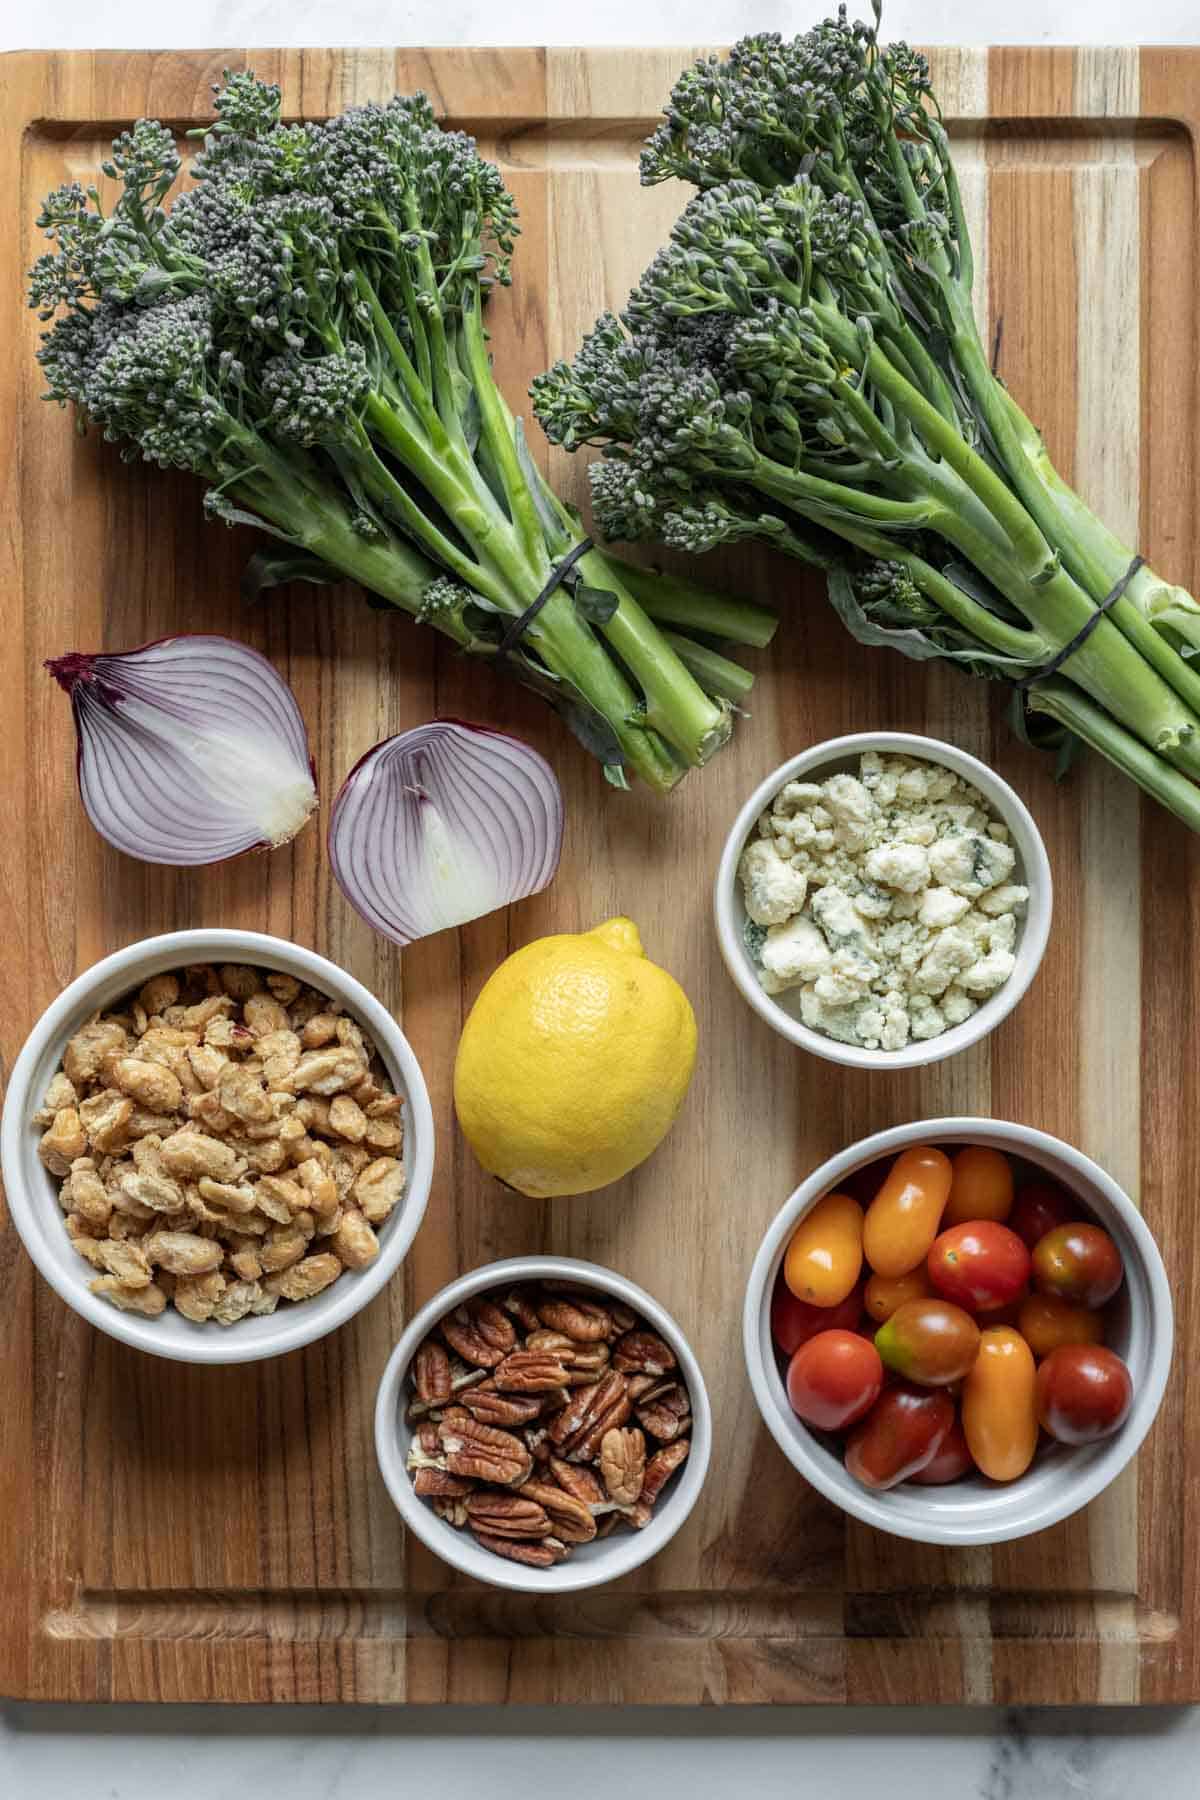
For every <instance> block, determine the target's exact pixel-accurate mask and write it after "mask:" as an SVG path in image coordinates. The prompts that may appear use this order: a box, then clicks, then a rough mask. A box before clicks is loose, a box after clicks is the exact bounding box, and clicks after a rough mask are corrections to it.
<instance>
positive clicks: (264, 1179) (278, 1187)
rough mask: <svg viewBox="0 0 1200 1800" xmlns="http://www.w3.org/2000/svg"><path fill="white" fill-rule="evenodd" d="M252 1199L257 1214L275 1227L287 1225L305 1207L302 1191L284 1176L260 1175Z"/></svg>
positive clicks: (298, 1184)
mask: <svg viewBox="0 0 1200 1800" xmlns="http://www.w3.org/2000/svg"><path fill="white" fill-rule="evenodd" d="M254 1199H255V1204H256V1205H257V1207H258V1210H259V1212H263V1213H266V1215H267V1217H268V1219H274V1221H275V1223H276V1224H277V1225H289V1224H290V1223H291V1221H292V1218H293V1216H294V1214H296V1213H298V1212H303V1211H304V1210H305V1206H306V1196H305V1191H304V1189H303V1188H302V1187H301V1186H300V1183H299V1182H298V1181H292V1180H290V1179H289V1177H288V1176H286V1175H260V1176H259V1178H258V1180H257V1181H256V1182H255V1184H254Z"/></svg>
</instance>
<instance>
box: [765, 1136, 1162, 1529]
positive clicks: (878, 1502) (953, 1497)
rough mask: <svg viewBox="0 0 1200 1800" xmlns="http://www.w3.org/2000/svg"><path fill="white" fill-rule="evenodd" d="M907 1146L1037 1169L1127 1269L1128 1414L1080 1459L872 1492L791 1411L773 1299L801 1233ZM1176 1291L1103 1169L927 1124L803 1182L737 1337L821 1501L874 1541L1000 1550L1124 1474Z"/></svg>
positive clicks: (1031, 1143) (1044, 1149) (881, 1140)
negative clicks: (979, 1150) (823, 1203)
mask: <svg viewBox="0 0 1200 1800" xmlns="http://www.w3.org/2000/svg"><path fill="white" fill-rule="evenodd" d="M911 1144H946V1145H949V1144H988V1145H991V1146H993V1147H994V1148H995V1149H997V1150H1002V1151H1004V1152H1005V1153H1006V1154H1007V1155H1009V1156H1013V1157H1016V1158H1019V1159H1020V1160H1021V1161H1023V1162H1025V1163H1028V1164H1031V1165H1036V1166H1037V1167H1038V1168H1039V1169H1044V1170H1045V1172H1046V1173H1047V1174H1048V1175H1049V1176H1051V1177H1052V1178H1053V1180H1055V1181H1057V1182H1059V1183H1060V1184H1061V1185H1062V1186H1063V1187H1065V1188H1066V1189H1068V1190H1069V1192H1070V1193H1072V1194H1073V1195H1075V1196H1077V1197H1078V1199H1079V1200H1080V1201H1081V1202H1082V1203H1083V1204H1082V1207H1081V1212H1083V1213H1086V1214H1088V1215H1090V1216H1091V1217H1093V1218H1094V1219H1095V1220H1096V1222H1097V1223H1098V1224H1100V1225H1102V1226H1103V1227H1104V1229H1105V1230H1106V1231H1108V1232H1109V1233H1111V1235H1112V1236H1113V1238H1115V1240H1116V1242H1117V1246H1118V1248H1119V1249H1120V1252H1121V1256H1122V1258H1123V1260H1124V1263H1125V1282H1124V1285H1123V1287H1122V1288H1121V1290H1120V1294H1119V1296H1118V1299H1117V1300H1116V1301H1115V1302H1113V1308H1114V1310H1113V1312H1112V1313H1111V1315H1110V1316H1111V1317H1112V1318H1113V1319H1114V1329H1113V1330H1112V1331H1111V1332H1110V1334H1109V1337H1108V1343H1109V1346H1110V1348H1111V1349H1113V1350H1115V1351H1116V1352H1117V1354H1118V1355H1119V1356H1121V1357H1123V1358H1124V1360H1125V1362H1126V1363H1127V1365H1128V1367H1129V1373H1130V1375H1131V1376H1132V1378H1133V1405H1132V1407H1131V1409H1130V1413H1129V1417H1128V1418H1127V1419H1126V1420H1125V1423H1124V1424H1123V1425H1122V1426H1121V1428H1120V1430H1119V1431H1117V1432H1116V1433H1114V1435H1113V1436H1112V1437H1110V1438H1106V1439H1104V1440H1103V1441H1102V1442H1101V1443H1098V1444H1090V1445H1086V1446H1083V1447H1081V1448H1078V1449H1076V1448H1072V1447H1069V1446H1067V1445H1057V1444H1056V1445H1052V1446H1049V1447H1043V1448H1041V1449H1039V1451H1038V1453H1037V1457H1036V1459H1035V1460H1034V1462H1033V1464H1032V1465H1031V1467H1030V1469H1029V1470H1028V1472H1027V1473H1026V1474H1024V1475H1022V1476H1021V1477H1020V1478H1019V1479H1018V1480H1016V1481H1013V1482H1009V1483H1007V1484H1005V1485H1000V1484H997V1483H994V1482H990V1481H988V1480H987V1479H986V1478H985V1477H984V1476H982V1475H971V1476H967V1477H964V1479H963V1480H962V1481H956V1482H954V1483H952V1484H951V1485H949V1486H947V1487H943V1488H936V1487H934V1488H929V1487H920V1486H918V1485H916V1484H914V1483H912V1482H901V1483H900V1485H899V1486H898V1487H894V1488H890V1489H888V1490H887V1491H886V1492H884V1493H873V1492H872V1491H871V1490H870V1489H868V1488H865V1487H863V1486H861V1484H860V1483H859V1482H857V1481H855V1480H854V1478H853V1476H851V1475H848V1474H847V1473H846V1470H845V1468H844V1467H843V1465H842V1461H841V1458H840V1456H838V1455H837V1454H836V1453H835V1452H834V1450H832V1449H830V1448H828V1447H827V1445H826V1443H825V1442H823V1441H822V1439H821V1438H820V1437H819V1436H817V1435H815V1434H814V1433H813V1432H811V1431H810V1430H809V1429H808V1427H807V1426H805V1425H803V1424H802V1423H801V1422H800V1420H799V1419H798V1418H797V1417H796V1415H795V1413H794V1412H793V1411H792V1409H791V1407H790V1406H789V1405H788V1399H787V1393H786V1391H785V1388H784V1383H783V1376H782V1375H781V1373H780V1370H779V1364H778V1361H777V1358H776V1354H775V1348H774V1345H773V1343H772V1339H771V1295H772V1292H773V1291H774V1287H775V1278H776V1276H777V1275H778V1273H779V1268H780V1264H781V1263H782V1261H783V1256H784V1252H785V1250H786V1249H787V1245H788V1242H789V1240H790V1238H791V1235H792V1232H793V1231H794V1230H795V1228H796V1225H797V1223H798V1222H799V1220H800V1219H801V1218H803V1216H804V1214H805V1213H806V1212H808V1210H809V1208H810V1207H812V1206H814V1205H815V1204H816V1202H817V1201H818V1200H819V1199H820V1198H821V1195H822V1194H827V1193H829V1192H830V1191H831V1189H833V1188H835V1187H837V1186H838V1184H839V1183H840V1182H842V1181H844V1180H846V1179H847V1178H848V1177H849V1176H850V1175H852V1174H853V1173H854V1172H855V1170H857V1169H861V1168H864V1167H865V1166H866V1165H867V1164H868V1163H872V1162H875V1161H876V1160H877V1159H878V1158H880V1157H891V1156H895V1155H897V1154H898V1153H899V1152H900V1151H901V1150H904V1149H907V1148H908V1146H909V1145H911ZM1172 1330H1173V1325H1172V1309H1171V1292H1170V1288H1169V1287H1168V1285H1167V1275H1166V1270H1165V1269H1164V1268H1163V1262H1162V1257H1161V1256H1160V1255H1159V1252H1158V1246H1157V1244H1156V1243H1155V1242H1154V1239H1153V1237H1152V1236H1151V1234H1150V1231H1149V1228H1148V1227H1147V1225H1146V1223H1145V1221H1144V1219H1143V1218H1142V1216H1141V1214H1140V1213H1139V1212H1138V1210H1137V1208H1136V1207H1135V1206H1134V1204H1133V1202H1132V1200H1130V1199H1129V1197H1128V1195H1126V1194H1124V1193H1123V1192H1122V1191H1121V1189H1120V1188H1119V1187H1118V1186H1117V1184H1116V1182H1115V1181H1113V1180H1112V1178H1111V1176H1109V1175H1106V1174H1105V1173H1104V1170H1103V1169H1101V1168H1099V1167H1098V1165H1097V1164H1096V1163H1094V1162H1092V1161H1091V1159H1090V1157H1086V1156H1084V1155H1083V1154H1082V1153H1081V1152H1080V1151H1078V1150H1074V1149H1072V1147H1071V1146H1070V1144H1064V1143H1063V1142H1062V1141H1061V1140H1060V1139H1059V1138H1054V1137H1049V1136H1048V1135H1047V1134H1046V1133H1045V1132H1044V1131H1034V1130H1032V1129H1031V1128H1030V1127H1029V1126H1026V1125H1009V1124H1006V1123H1004V1122H1003V1121H1001V1120H998V1119H927V1120H921V1121H918V1122H917V1123H915V1124H912V1125H899V1126H897V1127H896V1128H895V1129H894V1130H891V1131H880V1132H877V1133H876V1135H875V1136H874V1137H869V1138H864V1139H863V1140H862V1142H861V1143H858V1144H852V1145H851V1147H850V1148H849V1149H848V1150H843V1151H842V1152H841V1153H840V1154H839V1155H838V1156H833V1157H830V1159H829V1161H828V1162H827V1163H824V1164H823V1165H822V1166H821V1168H819V1169H817V1170H816V1171H815V1173H813V1174H812V1175H810V1176H809V1178H808V1180H807V1181H805V1182H804V1183H803V1184H802V1185H801V1186H800V1187H798V1188H797V1189H796V1192H795V1193H794V1194H793V1195H792V1197H791V1199H790V1200H789V1201H788V1202H787V1205H786V1206H784V1207H783V1208H782V1210H781V1211H780V1212H779V1213H778V1214H777V1216H776V1218H775V1220H774V1223H773V1224H772V1225H771V1228H770V1230H769V1231H768V1232H767V1235H766V1237H765V1238H764V1239H763V1241H762V1245H761V1246H760V1248H759V1252H758V1255H757V1256H756V1257H755V1259H754V1267H753V1269H752V1270H751V1273H750V1281H749V1284H748V1286H747V1288H746V1305H745V1311H744V1314H743V1320H742V1337H743V1345H744V1349H745V1353H746V1366H747V1368H748V1370H749V1373H750V1384H751V1386H752V1388H753V1389H754V1398H755V1399H756V1401H757V1402H758V1407H759V1411H760V1412H761V1413H762V1416H763V1419H764V1420H765V1422H766V1425H767V1428H768V1430H769V1431H770V1433H771V1435H772V1437H773V1438H774V1439H775V1442H776V1443H777V1444H778V1445H779V1447H780V1449H781V1450H782V1451H783V1453H784V1455H785V1456H786V1457H787V1459H788V1461H789V1462H790V1463H791V1464H792V1466H793V1467H794V1468H796V1469H798V1470H799V1472H800V1474H801V1475H803V1476H804V1478H805V1480H806V1481H810V1482H811V1483H812V1485H813V1486H814V1487H815V1488H817V1489H818V1490H819V1491H820V1492H821V1493H822V1494H824V1495H825V1497H826V1499H828V1500H832V1501H834V1502H835V1503H836V1504H837V1505H838V1506H840V1507H842V1508H844V1510H845V1511H846V1512H848V1513H852V1514H853V1516H854V1517H855V1518H856V1519H862V1520H863V1521H864V1522H865V1523H866V1524H868V1525H876V1526H878V1527H879V1529H880V1530H881V1531H890V1532H893V1533H894V1534H895V1535H896V1536H897V1537H905V1538H913V1539H916V1540H917V1541H918V1542H920V1543H925V1544H999V1543H1003V1542H1005V1541H1006V1540H1007V1539H1009V1538H1019V1537H1028V1536H1029V1534H1030V1533H1031V1532H1034V1531H1042V1530H1044V1528H1045V1527H1046V1526H1047V1525H1054V1524H1056V1523H1057V1522H1058V1520H1059V1519H1065V1518H1068V1517H1069V1516H1070V1514H1071V1513H1074V1512H1078V1511H1079V1509H1080V1507H1081V1506H1086V1505H1087V1503H1088V1501H1089V1500H1094V1499H1095V1497H1096V1495H1097V1494H1099V1493H1100V1492H1101V1491H1102V1490H1103V1489H1104V1488H1106V1487H1107V1486H1108V1484H1109V1483H1110V1482H1111V1481H1112V1480H1113V1479H1114V1478H1115V1477H1116V1476H1117V1475H1119V1474H1120V1472H1121V1470H1122V1469H1123V1468H1124V1467H1125V1465H1126V1463H1127V1462H1129V1460H1130V1458H1131V1457H1132V1456H1133V1455H1134V1453H1135V1452H1136V1450H1137V1448H1138V1445H1139V1444H1140V1443H1141V1441H1142V1439H1143V1438H1144V1437H1145V1435H1146V1433H1147V1432H1148V1431H1149V1429H1150V1427H1151V1425H1152V1424H1153V1422H1154V1416H1155V1414H1156V1413H1157V1411H1158V1408H1159V1404H1160V1402H1161V1400H1162V1397H1163V1389H1164V1388H1165V1387H1166V1383H1167V1374H1168V1372H1169V1370H1170V1365H1171V1339H1172Z"/></svg>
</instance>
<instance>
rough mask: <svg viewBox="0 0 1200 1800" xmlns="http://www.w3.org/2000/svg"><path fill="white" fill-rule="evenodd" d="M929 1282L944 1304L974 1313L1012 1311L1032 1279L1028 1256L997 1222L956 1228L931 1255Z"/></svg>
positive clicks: (937, 1244)
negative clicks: (951, 1303) (996, 1309)
mask: <svg viewBox="0 0 1200 1800" xmlns="http://www.w3.org/2000/svg"><path fill="white" fill-rule="evenodd" d="M929 1279H930V1281H931V1282H932V1284H933V1286H934V1288H935V1289H936V1290H937V1292H938V1293H939V1294H941V1295H942V1296H943V1297H944V1298H945V1299H947V1300H953V1301H954V1303H955V1304H956V1305H957V1306H965V1307H968V1308H969V1309H970V1310H971V1311H975V1310H976V1309H979V1308H985V1309H986V1308H987V1307H990V1306H1008V1305H1009V1304H1010V1303H1011V1302H1012V1301H1013V1300H1015V1299H1016V1297H1017V1295H1018V1294H1019V1293H1020V1291H1021V1289H1022V1288H1023V1287H1024V1285H1025V1283H1026V1282H1027V1281H1028V1279H1029V1252H1028V1250H1027V1249H1026V1248H1025V1245H1024V1244H1023V1243H1022V1242H1021V1240H1020V1238H1019V1237H1018V1236H1017V1234H1016V1232H1015V1231H1010V1230H1009V1229H1008V1226H1007V1225H997V1224H996V1223H995V1221H994V1220H991V1219H984V1220H982V1221H981V1222H980V1223H979V1224H977V1225H952V1226H951V1227H950V1229H949V1231H943V1232H942V1234H941V1236H940V1237H939V1238H938V1239H937V1241H936V1243H935V1244H934V1246H933V1248H932V1250H931V1251H930V1252H929Z"/></svg>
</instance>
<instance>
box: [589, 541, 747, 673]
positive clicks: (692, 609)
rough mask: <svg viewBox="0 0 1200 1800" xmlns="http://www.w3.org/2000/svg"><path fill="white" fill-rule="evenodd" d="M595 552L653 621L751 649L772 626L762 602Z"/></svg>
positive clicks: (607, 551) (605, 551) (608, 552)
mask: <svg viewBox="0 0 1200 1800" xmlns="http://www.w3.org/2000/svg"><path fill="white" fill-rule="evenodd" d="M597 554H598V555H599V556H601V557H602V559H603V561H604V562H606V563H609V564H612V565H613V566H614V567H615V568H616V570H617V574H618V576H619V578H620V580H621V581H623V582H624V584H625V586H626V587H627V588H628V589H629V591H630V593H631V594H632V595H633V597H634V599H635V600H636V601H637V602H638V604H639V606H640V607H641V609H642V611H643V612H644V613H646V614H647V615H648V616H649V617H650V618H652V619H653V620H654V622H655V624H656V625H675V626H677V627H678V628H679V630H680V631H705V632H708V633H709V634H710V635H711V636H712V637H718V638H724V639H725V641H726V642H727V643H730V644H747V645H749V646H750V647H751V648H753V649H755V650H763V649H765V648H766V646H767V645H768V644H769V643H770V642H771V639H772V638H773V637H774V635H775V632H776V630H777V629H778V626H779V620H778V618H777V617H776V615H775V614H774V613H773V612H768V610H767V608H766V607H765V606H755V605H754V603H753V601H750V600H736V599H732V598H731V597H730V596H729V595H727V594H718V593H716V592H714V591H713V589H711V588H707V587H701V586H700V585H699V584H698V583H697V582H693V581H688V580H687V579H686V578H685V577H683V576H682V575H675V574H671V573H669V572H668V571H666V570H657V571H655V570H651V569H644V568H642V567H641V565H640V564H638V563H627V562H624V561H623V560H622V559H621V558H619V557H615V556H613V554H612V552H611V551H609V550H603V551H598V552H597Z"/></svg>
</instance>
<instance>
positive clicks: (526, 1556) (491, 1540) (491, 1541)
mask: <svg viewBox="0 0 1200 1800" xmlns="http://www.w3.org/2000/svg"><path fill="white" fill-rule="evenodd" d="M464 1505H465V1502H464ZM471 1529H472V1531H473V1532H474V1534H475V1539H476V1542H477V1543H479V1544H482V1546H483V1548H484V1549H485V1550H491V1551H494V1552H495V1554H496V1555H497V1556H505V1557H507V1558H508V1560H509V1562H519V1563H528V1564H529V1566H530V1568H532V1569H552V1568H553V1567H554V1565H555V1563H560V1562H563V1561H565V1560H566V1557H567V1555H568V1554H569V1552H568V1550H567V1547H566V1545H565V1544H564V1543H562V1542H561V1540H560V1539H558V1538H543V1539H542V1541H541V1543H540V1544H531V1543H526V1542H525V1541H523V1540H522V1539H517V1538H505V1537H499V1536H497V1534H496V1533H495V1532H493V1531H483V1530H482V1529H481V1528H480V1527H479V1526H478V1525H472V1527H471Z"/></svg>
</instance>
